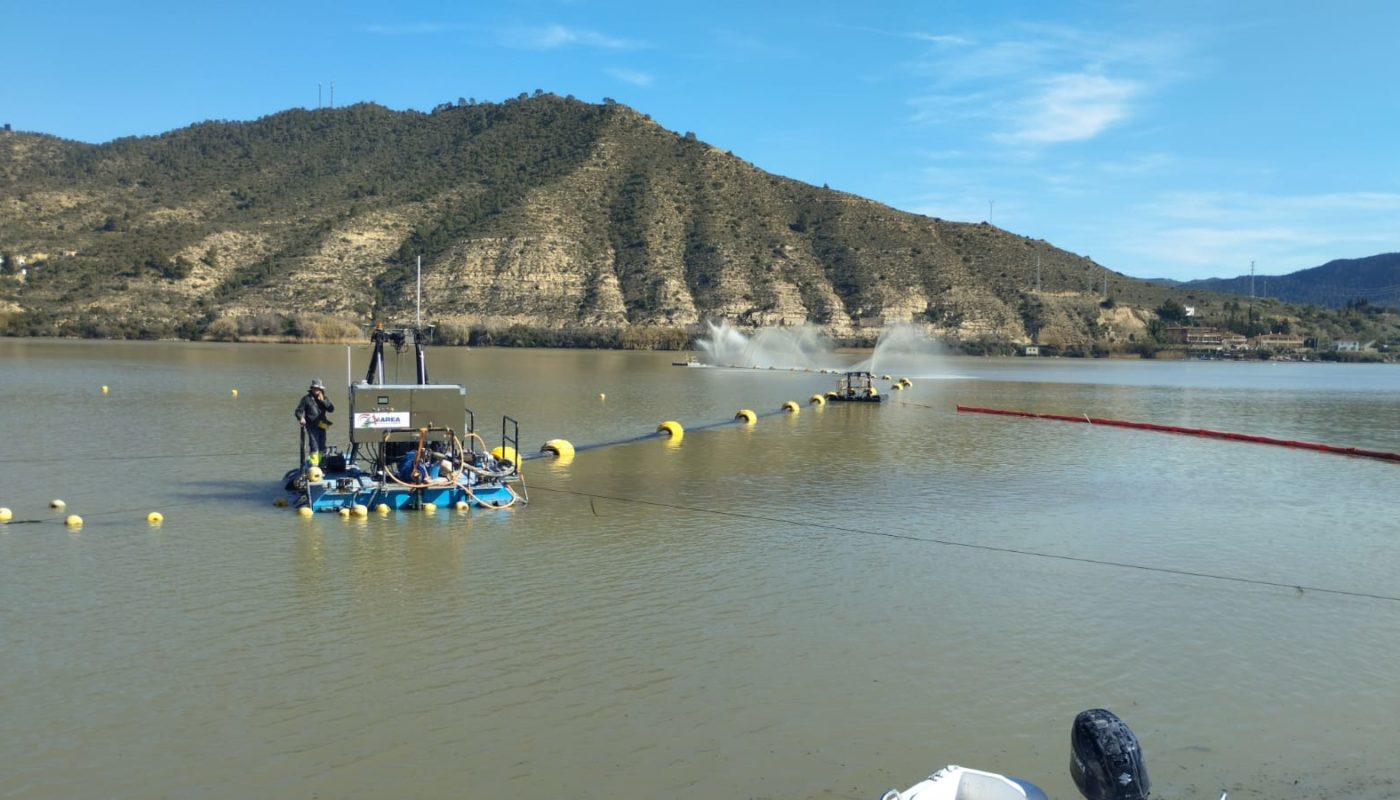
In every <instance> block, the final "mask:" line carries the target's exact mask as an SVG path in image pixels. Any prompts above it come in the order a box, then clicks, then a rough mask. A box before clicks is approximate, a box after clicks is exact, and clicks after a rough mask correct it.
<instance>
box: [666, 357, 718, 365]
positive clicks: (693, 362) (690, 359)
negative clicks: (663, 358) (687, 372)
mask: <svg viewBox="0 0 1400 800" xmlns="http://www.w3.org/2000/svg"><path fill="white" fill-rule="evenodd" d="M671 366H673V367H708V366H709V364H706V363H705V362H703V361H701V360H700V359H698V358H696V357H695V356H694V355H690V356H687V357H686V359H685V360H684V361H672V362H671Z"/></svg>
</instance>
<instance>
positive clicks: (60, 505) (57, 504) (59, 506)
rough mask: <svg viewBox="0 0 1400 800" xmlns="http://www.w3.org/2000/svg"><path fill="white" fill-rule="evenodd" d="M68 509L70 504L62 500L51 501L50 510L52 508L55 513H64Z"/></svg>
mask: <svg viewBox="0 0 1400 800" xmlns="http://www.w3.org/2000/svg"><path fill="white" fill-rule="evenodd" d="M67 507H68V504H67V503H65V502H63V501H62V500H59V499H58V498H54V499H53V500H50V501H49V508H52V509H53V510H55V511H62V510H63V509H65V508H67Z"/></svg>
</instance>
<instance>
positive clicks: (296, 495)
mask: <svg viewBox="0 0 1400 800" xmlns="http://www.w3.org/2000/svg"><path fill="white" fill-rule="evenodd" d="M430 331H431V327H429V328H427V329H425V328H423V327H421V326H415V327H413V328H406V329H398V330H385V329H384V326H383V324H382V323H381V324H379V325H377V326H376V327H375V329H374V333H373V335H372V337H371V341H372V342H373V345H374V348H373V352H372V355H371V356H370V364H369V369H368V371H367V372H366V373H365V378H364V380H362V381H358V382H355V383H351V384H350V425H349V428H350V430H349V434H350V442H349V446H348V448H347V449H341V448H340V447H338V446H328V448H327V452H326V453H325V454H323V455H322V456H321V457H320V458H319V459H318V463H315V464H311V463H308V459H307V458H306V454H305V451H304V448H305V441H304V440H303V443H302V444H303V453H302V460H301V466H298V467H297V468H295V469H292V470H290V471H288V472H287V474H286V475H285V476H284V477H283V484H284V486H285V488H286V490H287V492H288V493H289V495H290V497H289V500H290V501H291V503H292V504H293V505H296V506H298V507H303V506H304V507H307V508H310V509H311V510H312V511H340V510H342V509H344V510H348V511H355V510H356V506H359V507H361V508H360V510H361V511H363V510H367V509H374V508H377V507H379V506H381V505H382V506H385V507H387V508H388V509H417V508H426V507H428V506H429V505H431V506H433V507H437V508H465V507H474V508H509V507H511V506H513V505H515V504H516V503H523V502H526V499H525V496H524V494H523V493H517V492H516V491H515V489H514V488H512V484H518V485H522V486H523V483H522V482H521V474H520V465H519V459H520V456H519V453H520V448H519V441H520V426H519V424H518V423H517V422H516V421H515V420H514V419H512V418H510V417H508V416H506V417H502V419H501V441H500V445H499V446H497V447H495V448H492V449H491V450H489V451H488V450H487V445H486V442H485V441H484V440H483V439H482V438H481V437H480V436H479V435H478V434H477V433H476V422H475V415H473V414H472V412H471V410H470V409H468V408H466V406H465V397H466V394H467V390H466V387H464V386H462V385H461V384H456V383H429V381H428V367H427V362H426V360H425V357H424V353H423V343H424V339H425V336H426V335H427V334H428V333H429V332H430ZM410 340H411V342H412V345H413V353H414V360H415V363H416V367H415V372H416V381H415V382H414V383H403V384H393V383H385V382H384V345H385V344H390V345H392V346H393V347H394V349H395V350H396V352H399V353H402V351H403V349H404V347H405V345H406V344H407V343H408V342H409V341H410Z"/></svg>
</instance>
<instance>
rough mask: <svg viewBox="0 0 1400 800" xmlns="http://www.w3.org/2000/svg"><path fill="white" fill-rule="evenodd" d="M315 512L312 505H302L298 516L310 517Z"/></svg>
mask: <svg viewBox="0 0 1400 800" xmlns="http://www.w3.org/2000/svg"><path fill="white" fill-rule="evenodd" d="M313 513H314V512H313V511H312V510H311V506H302V507H301V508H298V509H297V516H299V517H309V516H311V515H312V514H313Z"/></svg>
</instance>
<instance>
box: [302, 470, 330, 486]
mask: <svg viewBox="0 0 1400 800" xmlns="http://www.w3.org/2000/svg"><path fill="white" fill-rule="evenodd" d="M325 477H326V473H324V472H322V471H321V468H320V467H312V468H311V469H308V470H307V471H306V479H307V480H308V481H310V482H312V483H320V482H321V479H322V478H325Z"/></svg>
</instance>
